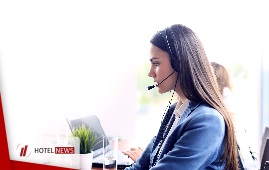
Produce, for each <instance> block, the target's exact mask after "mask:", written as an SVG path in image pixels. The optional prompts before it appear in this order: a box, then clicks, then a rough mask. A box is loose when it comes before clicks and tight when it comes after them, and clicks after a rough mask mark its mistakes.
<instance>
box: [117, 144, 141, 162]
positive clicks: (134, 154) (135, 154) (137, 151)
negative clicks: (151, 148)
mask: <svg viewBox="0 0 269 170" xmlns="http://www.w3.org/2000/svg"><path fill="white" fill-rule="evenodd" d="M143 151H144V149H142V148H140V147H138V148H131V150H129V151H123V152H122V153H124V154H125V155H127V156H128V157H130V158H131V159H132V160H133V161H134V162H136V161H137V159H138V158H139V157H140V156H141V155H142V153H143Z"/></svg>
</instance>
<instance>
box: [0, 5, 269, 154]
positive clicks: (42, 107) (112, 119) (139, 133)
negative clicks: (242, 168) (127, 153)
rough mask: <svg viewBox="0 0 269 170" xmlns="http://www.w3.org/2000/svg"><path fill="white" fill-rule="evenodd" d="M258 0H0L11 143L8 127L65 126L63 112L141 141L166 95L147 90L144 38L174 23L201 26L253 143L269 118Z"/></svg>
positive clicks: (62, 129)
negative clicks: (225, 74)
mask: <svg viewBox="0 0 269 170" xmlns="http://www.w3.org/2000/svg"><path fill="white" fill-rule="evenodd" d="M265 4H266V3H265V1H213V0H212V1H210V0H205V1H198V0H197V1H194V0H191V1H169V0H168V1H153V0H152V1H117V0H116V1H98V2H93V1H59V0H56V1H55V0H53V1H51V0H48V1H34V0H32V1H31V0H26V1H23V2H22V1H1V2H0V76H1V79H0V85H1V86H0V87H1V94H2V97H3V107H4V113H5V115H4V116H5V121H6V129H7V136H8V141H9V143H12V139H13V137H14V136H16V137H17V136H23V137H28V138H40V139H41V140H42V139H43V138H44V136H45V135H51V134H52V135H59V134H63V133H64V134H65V133H68V131H69V129H68V126H67V123H66V118H69V119H75V118H79V117H84V116H89V115H93V114H96V115H98V117H99V118H100V120H101V123H102V125H103V127H104V130H105V132H106V133H107V134H108V135H118V136H120V137H122V138H126V139H132V140H134V141H135V142H136V144H137V145H140V146H143V147H145V146H146V144H147V142H148V141H149V140H150V139H151V138H152V136H153V135H155V134H156V132H157V130H158V128H159V125H160V121H161V117H162V115H163V112H164V110H165V108H166V106H167V104H168V100H169V99H170V97H171V93H167V94H164V95H160V94H158V93H157V90H156V89H153V90H151V91H147V86H148V85H152V84H153V81H152V79H150V78H148V77H147V73H148V68H149V66H150V63H149V40H150V38H151V36H152V35H153V34H154V33H155V32H156V31H158V30H160V29H163V28H165V27H166V26H169V25H172V24H175V23H181V24H184V25H186V26H188V27H190V28H191V29H193V30H194V31H195V32H196V33H197V34H198V36H199V37H200V39H201V41H202V43H203V45H204V47H205V50H206V53H207V55H208V58H209V60H210V61H215V62H218V63H220V64H222V65H224V66H225V67H226V68H227V69H228V70H229V72H230V76H231V79H232V85H233V93H234V95H235V98H236V106H237V111H238V112H237V113H236V114H237V117H238V118H237V120H238V125H239V126H240V127H243V129H244V131H243V134H241V135H242V136H244V137H246V138H247V140H248V144H247V145H249V147H251V150H252V151H253V152H259V147H260V144H261V135H262V133H263V130H264V128H265V126H268V124H269V108H268V107H269V106H268V102H269V99H268V98H269V91H268V82H269V78H268V77H269V75H268V74H269V70H268V67H269V65H268V63H269V61H268V60H269V50H268V45H269V41H268V38H269V34H268V32H267V30H269V28H268V25H267V23H266V21H267V18H266V17H267V16H268V11H266V5H265ZM14 145H15V144H14ZM11 155H12V154H11Z"/></svg>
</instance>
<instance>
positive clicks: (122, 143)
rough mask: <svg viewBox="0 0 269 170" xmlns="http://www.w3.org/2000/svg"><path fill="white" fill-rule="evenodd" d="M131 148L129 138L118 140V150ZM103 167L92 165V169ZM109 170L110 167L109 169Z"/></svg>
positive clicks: (100, 169)
mask: <svg viewBox="0 0 269 170" xmlns="http://www.w3.org/2000/svg"><path fill="white" fill-rule="evenodd" d="M130 148H131V141H130V140H124V139H120V140H119V150H122V151H124V150H129V149H130ZM102 169H103V168H94V167H92V170H102ZM110 170H111V169H110Z"/></svg>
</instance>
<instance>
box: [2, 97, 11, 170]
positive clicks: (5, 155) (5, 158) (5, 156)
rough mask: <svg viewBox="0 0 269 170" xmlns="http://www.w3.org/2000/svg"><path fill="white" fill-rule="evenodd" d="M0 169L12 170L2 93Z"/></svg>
mask: <svg viewBox="0 0 269 170" xmlns="http://www.w3.org/2000/svg"><path fill="white" fill-rule="evenodd" d="M0 169H1V170H10V169H11V167H10V158H9V152H8V144H7V134H6V127H5V119H4V111H3V106H2V99H1V93H0Z"/></svg>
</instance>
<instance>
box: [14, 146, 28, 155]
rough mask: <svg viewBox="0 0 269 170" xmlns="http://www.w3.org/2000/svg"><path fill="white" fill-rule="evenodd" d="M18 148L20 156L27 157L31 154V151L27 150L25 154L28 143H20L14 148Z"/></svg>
mask: <svg viewBox="0 0 269 170" xmlns="http://www.w3.org/2000/svg"><path fill="white" fill-rule="evenodd" d="M19 149H20V156H21V157H29V156H30V155H31V151H29V152H28V154H27V149H28V145H24V146H23V145H22V144H19V145H18V146H17V148H16V150H19Z"/></svg>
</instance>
